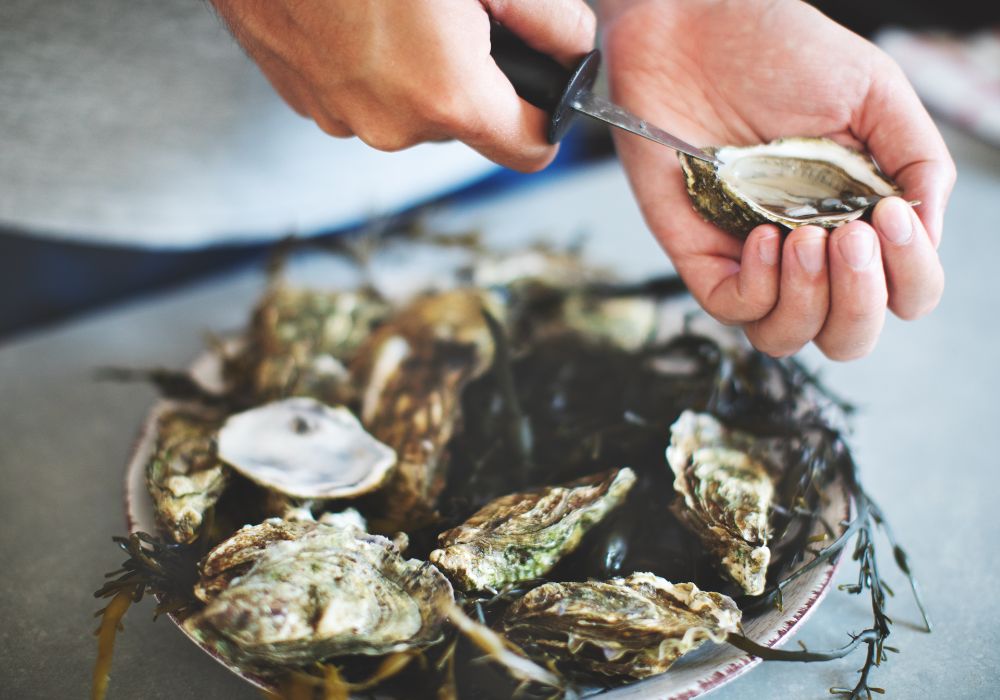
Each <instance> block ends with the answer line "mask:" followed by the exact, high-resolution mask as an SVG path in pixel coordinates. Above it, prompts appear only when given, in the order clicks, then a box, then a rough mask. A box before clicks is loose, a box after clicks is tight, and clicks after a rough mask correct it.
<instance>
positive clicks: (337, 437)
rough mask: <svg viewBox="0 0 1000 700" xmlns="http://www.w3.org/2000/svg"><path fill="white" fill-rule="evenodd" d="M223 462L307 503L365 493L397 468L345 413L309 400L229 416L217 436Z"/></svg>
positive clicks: (384, 449) (391, 457)
mask: <svg viewBox="0 0 1000 700" xmlns="http://www.w3.org/2000/svg"><path fill="white" fill-rule="evenodd" d="M219 458H220V459H222V460H224V461H225V462H226V463H227V464H229V465H231V466H232V467H233V469H235V470H236V471H238V472H239V473H240V474H243V475H244V476H245V477H247V478H248V479H250V480H252V481H255V482H257V483H258V484H261V485H262V486H264V487H266V488H268V489H270V490H272V491H276V492H278V493H280V494H283V495H285V496H292V497H295V498H304V499H334V498H351V497H354V496H358V495H360V494H362V493H367V492H369V491H372V490H374V489H376V488H378V487H379V486H380V485H381V484H382V482H383V481H385V479H386V477H387V476H388V475H389V473H390V470H391V469H392V466H393V465H394V464H395V463H396V453H395V452H394V451H393V450H392V449H391V448H389V447H387V446H385V445H383V444H382V443H381V442H379V441H378V440H376V439H375V438H373V437H372V436H371V435H369V434H368V433H367V432H365V429H364V428H362V427H361V423H360V422H358V419H357V418H355V417H354V414H352V413H351V412H350V411H348V410H347V409H346V408H330V407H329V406H325V405H323V404H321V403H320V402H319V401H316V400H315V399H310V398H305V397H296V398H291V399H285V400H284V401H276V402H274V403H270V404H267V405H264V406H259V407H257V408H253V409H251V410H249V411H244V412H243V413H237V414H236V415H233V416H230V417H229V418H228V419H227V420H226V423H225V425H223V426H222V429H221V430H220V431H219Z"/></svg>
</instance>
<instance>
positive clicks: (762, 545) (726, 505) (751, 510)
mask: <svg viewBox="0 0 1000 700" xmlns="http://www.w3.org/2000/svg"><path fill="white" fill-rule="evenodd" d="M753 443H754V438H753V436H751V435H747V434H745V433H740V432H738V431H733V430H729V429H727V428H725V427H724V426H723V425H722V424H721V423H719V421H718V420H716V419H715V418H714V417H713V416H711V415H709V414H707V413H695V412H693V411H684V413H682V414H681V416H680V417H679V418H678V419H677V421H676V422H675V423H674V424H673V425H672V426H671V427H670V446H669V447H668V448H667V461H668V462H669V463H670V467H671V468H672V469H673V471H674V476H675V478H674V489H675V490H676V491H677V493H678V494H680V496H681V497H682V499H681V500H680V501H678V502H676V503H675V512H676V513H677V515H678V517H679V518H680V519H681V521H682V522H684V524H685V525H687V527H688V528H689V529H691V530H692V531H693V532H694V533H695V534H696V535H697V536H698V537H699V539H700V540H701V541H702V543H703V544H704V545H705V547H706V548H707V549H708V550H709V551H711V552H712V553H713V554H714V555H715V556H716V558H717V560H718V564H719V566H720V568H721V569H722V572H723V573H724V574H726V576H728V577H729V578H730V579H732V580H733V581H735V582H736V583H737V584H739V585H740V587H742V588H743V590H744V591H745V592H746V593H747V594H748V595H760V594H761V593H763V592H764V583H765V578H766V576H767V565H768V564H769V563H770V561H771V551H770V550H769V549H768V547H767V541H768V536H769V531H768V512H769V509H770V507H771V501H772V499H773V497H774V483H773V481H772V480H771V476H770V475H769V474H768V471H767V469H766V468H765V467H764V464H763V463H762V462H761V461H760V460H759V459H757V458H756V457H754V456H753V455H752V454H751V453H750V450H751V447H752V445H753Z"/></svg>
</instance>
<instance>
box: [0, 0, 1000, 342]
mask: <svg viewBox="0 0 1000 700" xmlns="http://www.w3.org/2000/svg"><path fill="white" fill-rule="evenodd" d="M814 4H815V5H816V6H817V7H819V8H820V9H821V10H822V11H824V12H825V13H827V14H829V15H830V16H831V17H833V18H834V19H836V20H838V21H840V22H841V23H843V24H845V25H846V26H848V27H850V28H852V29H854V30H855V31H857V32H859V33H861V34H864V35H866V36H868V37H870V38H872V39H873V40H875V41H877V42H878V43H879V44H881V45H882V46H883V47H884V48H885V49H886V50H887V51H889V52H890V53H891V54H892V55H893V56H894V57H896V59H897V60H898V61H899V62H900V63H901V64H902V65H903V67H904V69H905V70H906V72H907V74H908V75H909V77H910V79H911V81H912V82H913V83H914V85H915V86H916V88H917V90H918V91H919V92H920V94H921V96H922V98H923V99H924V100H925V102H926V104H927V105H928V107H929V108H930V109H931V110H932V112H933V113H934V114H935V115H936V116H937V117H938V118H939V119H940V120H942V121H944V122H950V123H952V124H955V125H956V126H957V127H958V128H959V129H962V130H964V131H966V132H968V133H970V134H972V135H974V137H975V138H977V139H979V140H981V141H982V142H983V144H984V147H994V148H995V147H997V144H1000V33H998V32H1000V4H997V3H981V2H972V1H971V0H952V2H948V3H940V2H931V1H930V0H917V1H910V2H905V3H904V2H901V1H892V2H879V3H872V2H867V1H865V0H817V1H816V2H815V3H814ZM586 121H587V120H580V124H579V125H578V126H577V127H576V128H575V129H574V130H573V132H572V135H571V137H570V138H569V139H568V140H567V141H566V142H565V143H564V146H563V148H562V150H561V153H560V156H559V159H558V160H557V162H556V163H555V165H554V166H553V167H552V168H550V169H548V170H547V171H545V172H544V173H541V174H537V175H531V176H526V175H518V174H515V173H511V172H508V171H502V170H500V169H499V168H497V167H495V166H493V165H492V164H490V163H488V162H486V161H485V160H483V159H481V158H479V157H478V156H477V155H475V154H474V153H472V152H471V151H469V150H468V149H465V148H464V147H463V146H461V145H457V144H447V145H429V146H422V147H419V148H416V149H412V150H410V151H407V152H405V153H401V154H382V153H376V152H374V151H371V150H370V149H368V148H366V147H365V146H364V145H363V144H361V143H359V142H357V141H356V140H351V141H338V140H334V139H329V138H327V137H325V135H323V134H322V133H321V132H320V131H319V130H318V129H317V128H316V127H314V126H313V125H312V124H311V123H309V122H306V121H305V120H302V119H299V118H298V117H297V116H295V115H294V114H293V113H292V112H291V110H289V109H288V108H286V107H285V106H284V104H283V103H281V102H280V100H279V99H278V98H277V97H276V96H275V95H274V94H273V92H272V91H271V89H270V87H269V86H268V85H267V83H266V82H265V81H264V79H263V78H262V76H261V75H260V74H259V72H258V71H257V69H256V67H255V66H253V64H251V63H250V61H248V60H247V59H246V58H245V57H244V56H243V55H242V53H241V52H240V50H239V49H238V48H237V47H236V45H235V44H234V43H233V42H232V41H231V40H230V38H229V36H228V34H227V32H226V30H225V29H224V28H223V27H222V26H221V24H220V23H219V22H218V20H216V18H215V17H214V15H213V14H212V12H211V10H210V8H209V7H208V5H207V3H204V2H201V1H200V0H180V1H178V2H171V3H162V2H150V1H149V0H135V1H133V2H117V1H115V0H90V1H89V2H85V3H69V2H48V3H38V2H34V1H32V0H5V2H4V3H3V4H2V6H0V183H2V184H0V339H3V338H9V337H11V336H12V335H14V334H18V333H23V332H26V331H29V330H31V329H36V328H39V327H42V326H45V325H47V324H53V323H56V322H58V321H60V320H63V319H67V318H70V317H72V316H74V315H78V314H80V313H83V312H86V311H89V310H93V309H96V308H100V307H103V306H106V305H108V304H110V303H113V302H116V301H121V300H126V299H136V298H139V297H141V295H143V294H148V293H150V292H153V291H157V290H163V289H165V288H168V287H172V286H176V285H179V284H183V283H185V282H189V281H191V280H194V279H198V278H201V277H204V276H205V275H208V274H212V273H216V272H220V271H223V270H231V269H233V268H239V267H241V266H246V265H253V264H258V263H259V262H260V261H261V260H262V258H263V257H264V256H265V255H266V251H267V249H268V248H269V246H270V245H272V244H273V243H274V241H276V240H278V239H281V238H284V237H287V236H293V235H295V236H331V235H337V234H338V233H341V232H343V231H346V230H350V229H353V228H356V227H358V226H360V225H364V224H365V222H369V221H371V220H372V219H373V218H375V219H379V218H382V219H384V218H386V217H389V218H392V217H400V216H404V217H405V216H406V215H407V213H408V212H412V211H413V210H415V209H416V208H419V207H421V206H423V205H426V204H428V203H443V202H454V201H468V200H470V199H475V198H477V197H482V196H486V195H489V194H490V193H495V192H497V191H502V190H506V189H510V188H517V187H522V186H524V185H525V184H526V183H535V182H538V181H540V180H543V179H545V178H550V177H556V176H558V175H559V174H560V173H563V172H566V171H567V170H569V169H573V168H578V167H580V166H581V165H583V164H587V163H590V162H593V161H594V160H597V159H602V158H608V157H611V156H612V147H611V142H610V138H609V135H608V133H607V130H606V129H604V128H601V127H599V126H597V125H594V124H585V123H584V122H586Z"/></svg>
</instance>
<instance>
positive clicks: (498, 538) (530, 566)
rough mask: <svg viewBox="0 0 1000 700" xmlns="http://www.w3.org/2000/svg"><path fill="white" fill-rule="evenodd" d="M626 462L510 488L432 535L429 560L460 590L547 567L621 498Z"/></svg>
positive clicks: (627, 484)
mask: <svg viewBox="0 0 1000 700" xmlns="http://www.w3.org/2000/svg"><path fill="white" fill-rule="evenodd" d="M634 484H635V472H633V471H632V470H631V469H629V468H627V467H626V468H624V469H619V470H616V471H613V472H605V473H603V474H597V475H595V476H592V477H589V478H587V479H583V480H580V481H577V482H574V483H572V484H568V485H565V486H546V487H544V488H541V489H537V490H535V491H528V492H525V493H512V494H509V495H507V496H502V497H500V498H497V499H495V500H493V501H491V502H490V503H488V504H486V505H485V506H484V507H483V508H481V509H480V510H479V511H478V512H476V513H475V514H474V515H473V516H472V517H471V518H469V519H468V520H467V521H466V522H464V523H463V524H462V525H459V526H458V527H456V528H454V529H452V530H448V531H447V532H443V533H441V534H440V535H439V536H438V541H439V542H440V544H441V549H436V550H434V551H433V552H431V555H430V560H431V561H432V562H433V563H434V564H436V565H437V566H438V568H440V569H441V570H442V571H444V572H445V573H446V574H448V576H449V577H450V578H451V579H452V580H453V581H454V582H455V583H456V585H458V586H459V587H460V588H461V589H462V590H465V591H488V590H493V591H495V590H497V589H499V588H500V587H502V586H504V585H505V584H508V583H516V582H518V581H526V580H529V579H533V578H537V577H539V576H542V575H543V574H545V573H547V572H548V571H549V570H550V569H552V567H553V566H555V565H556V563H557V562H558V561H559V559H561V558H562V557H563V556H565V555H566V554H569V553H570V552H572V551H573V550H574V549H576V547H577V545H578V544H579V543H580V539H581V538H582V537H583V535H584V534H585V533H586V532H587V531H588V530H589V529H590V528H592V527H593V526H594V525H596V524H597V523H599V522H600V521H601V520H602V519H603V518H604V516H605V515H607V514H608V513H609V512H610V511H611V510H613V509H614V508H615V507H617V506H618V505H619V504H621V503H622V501H624V500H625V497H626V495H627V494H628V492H629V489H631V488H632V486H633V485H634Z"/></svg>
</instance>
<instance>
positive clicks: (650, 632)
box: [502, 573, 742, 678]
mask: <svg viewBox="0 0 1000 700" xmlns="http://www.w3.org/2000/svg"><path fill="white" fill-rule="evenodd" d="M741 616H742V613H741V612H740V610H739V608H737V607H736V603H734V602H733V601H732V599H730V598H728V597H727V596H724V595H722V594H721V593H712V592H708V591H700V590H698V587H697V586H695V585H694V584H693V583H676V584H674V583H670V582H669V581H667V580H665V579H662V578H660V577H659V576H655V575H653V574H650V573H635V574H632V575H631V576H629V577H627V578H615V579H611V580H610V581H607V582H604V581H588V582H586V583H546V584H544V585H542V586H539V587H538V588H535V589H534V590H532V591H530V592H529V593H528V594H527V595H525V596H524V597H523V598H521V599H520V600H518V601H517V602H515V603H514V604H513V605H512V606H511V608H510V609H509V610H508V611H507V614H506V615H505V616H504V618H503V623H502V624H503V631H504V634H505V635H506V636H507V637H508V638H509V639H510V640H511V641H513V642H514V643H515V644H518V645H519V646H521V648H523V649H524V650H525V651H526V652H527V653H528V654H529V655H531V656H533V657H535V658H538V657H541V658H542V659H553V660H555V661H557V662H560V663H562V664H565V665H566V666H568V667H575V668H579V669H582V670H584V671H587V672H590V673H593V674H601V675H605V676H615V677H631V678H646V677H647V676H652V675H654V674H657V673H663V672H664V671H666V670H667V669H668V668H669V667H670V665H671V664H672V663H673V662H674V661H675V660H677V659H678V658H679V657H680V656H681V655H683V654H685V653H687V652H688V651H690V650H692V649H694V648H696V647H698V646H699V645H701V644H702V643H703V642H705V641H706V640H712V641H713V642H717V643H718V642H723V641H725V638H726V635H727V634H728V633H730V632H736V631H737V629H738V626H739V622H740V618H741Z"/></svg>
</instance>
